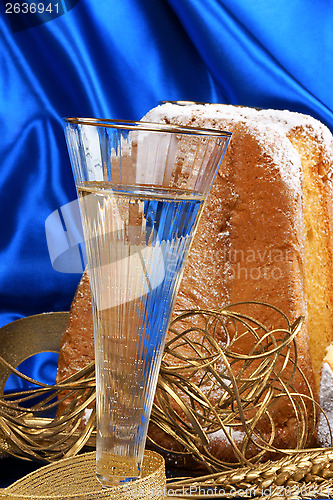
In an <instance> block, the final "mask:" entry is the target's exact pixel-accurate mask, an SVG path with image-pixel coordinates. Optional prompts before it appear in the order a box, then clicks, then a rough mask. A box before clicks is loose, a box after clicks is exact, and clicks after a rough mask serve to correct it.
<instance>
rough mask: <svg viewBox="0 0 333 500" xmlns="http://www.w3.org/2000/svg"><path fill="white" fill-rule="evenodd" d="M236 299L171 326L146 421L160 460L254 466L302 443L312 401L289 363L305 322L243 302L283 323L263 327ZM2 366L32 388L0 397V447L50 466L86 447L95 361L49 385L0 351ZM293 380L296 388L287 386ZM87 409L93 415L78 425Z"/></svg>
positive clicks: (90, 437)
mask: <svg viewBox="0 0 333 500" xmlns="http://www.w3.org/2000/svg"><path fill="white" fill-rule="evenodd" d="M244 304H249V302H247V303H240V304H234V305H231V306H228V307H224V308H223V309H220V310H191V311H185V312H182V313H181V314H180V315H178V316H177V317H176V318H175V319H174V320H173V322H172V323H171V325H170V331H169V336H168V341H167V343H166V345H165V352H164V357H163V360H162V366H161V370H160V376H159V379H158V387H157V392H156V398H155V402H154V406H153V410H152V415H151V425H152V426H157V427H158V428H159V429H160V430H161V431H163V432H164V433H165V435H166V436H167V437H168V440H169V441H170V443H171V445H170V447H167V446H164V448H162V447H161V445H160V444H159V443H156V442H154V441H153V440H152V439H151V443H152V444H153V445H154V446H157V447H158V449H159V450H162V451H163V452H164V454H165V455H166V457H168V456H170V454H171V455H172V459H173V462H174V461H175V460H176V461H178V462H179V463H180V464H184V463H189V460H191V461H192V463H194V464H195V465H196V466H198V464H199V466H200V467H204V468H205V469H206V470H208V471H210V472H215V471H222V470H226V469H230V468H235V467H240V466H241V467H244V466H247V467H254V466H256V464H258V463H259V462H262V461H264V460H266V459H267V458H272V456H276V457H277V456H278V454H281V453H283V454H293V453H294V452H295V450H304V449H306V448H307V447H308V446H309V443H310V440H311V436H312V434H313V431H314V428H315V424H316V418H317V406H316V402H315V400H314V397H313V394H312V391H311V388H310V386H309V384H308V382H307V381H306V378H305V376H304V374H303V373H302V371H301V370H300V368H299V367H298V363H297V349H296V343H295V337H296V335H297V333H298V331H299V329H300V328H301V326H302V323H303V318H299V319H298V320H297V321H296V322H295V323H293V324H290V322H289V320H288V318H287V317H286V316H285V315H284V314H283V313H282V312H281V311H279V310H278V309H276V308H274V307H272V306H269V305H268V304H261V303H256V302H252V303H250V304H253V305H255V307H256V308H259V309H256V312H257V313H258V317H259V318H260V308H265V309H267V308H269V310H270V311H271V312H272V314H273V315H275V319H276V321H277V323H276V324H279V325H280V323H281V321H282V322H283V326H282V327H280V326H279V327H278V328H275V329H270V328H268V327H267V326H265V325H263V324H262V323H261V322H260V320H259V319H254V318H252V317H249V316H248V315H246V314H243V313H242V306H243V305H244ZM31 335H33V332H31ZM245 337H248V338H249V339H250V343H249V342H248V339H245ZM244 342H246V343H247V344H248V345H251V348H250V350H249V351H248V352H244V349H243V348H242V345H243V344H244ZM1 367H2V368H1ZM0 368H1V369H3V371H4V373H5V372H6V373H7V372H8V371H10V372H12V373H15V374H17V375H19V376H20V377H22V378H23V379H25V380H27V381H29V382H31V383H35V384H37V386H38V388H37V389H32V390H29V391H24V392H19V393H16V394H6V395H4V394H0V451H1V449H2V451H3V452H4V453H6V454H11V455H15V456H17V457H25V458H29V459H34V460H39V461H43V462H52V461H56V460H59V459H60V458H63V457H70V456H74V455H76V454H77V453H78V452H79V451H80V450H81V449H82V448H83V447H84V446H87V445H90V446H94V444H95V410H94V402H95V376H94V375H95V373H94V364H93V363H92V364H90V365H88V366H87V367H85V368H84V369H83V370H81V371H79V372H78V373H76V374H75V375H73V376H71V377H69V378H68V379H67V380H65V381H64V382H62V383H60V384H56V385H51V386H50V385H46V384H42V383H40V382H38V381H34V380H31V379H30V378H29V377H27V376H25V375H22V374H19V373H18V372H17V370H15V369H14V368H13V367H11V366H10V364H9V363H8V362H7V361H6V360H5V359H4V358H2V357H0ZM0 371H1V370H0ZM295 381H297V384H296V383H295ZM300 381H301V385H302V387H304V391H303V392H304V393H302V394H300V393H299V392H298V391H297V390H296V389H295V386H297V387H299V383H300ZM0 382H1V381H0ZM3 385H4V384H3ZM64 399H68V400H69V401H70V404H69V405H68V406H67V408H66V410H64V411H63V412H62V413H61V414H57V415H56V416H55V417H52V418H51V417H49V414H50V411H54V410H55V408H56V407H57V405H58V403H59V402H60V401H62V400H64ZM281 405H283V406H284V407H288V411H289V414H290V415H292V417H293V421H294V423H295V435H296V436H295V442H294V443H293V444H292V449H290V450H286V449H279V447H278V446H277V444H276V442H277V441H276V440H277V437H278V434H279V428H278V427H277V424H276V419H275V416H276V411H277V409H276V408H279V407H280V406H281ZM88 408H90V409H91V410H90V411H91V415H90V417H89V419H88V422H86V415H87V412H86V410H87V409H88ZM150 435H152V433H150ZM221 435H222V436H223V439H224V440H225V442H226V443H227V444H228V447H229V449H230V450H231V451H232V457H231V459H230V458H229V459H228V458H226V457H224V456H219V455H218V453H217V454H216V453H215V451H216V450H213V449H212V447H213V445H212V443H213V444H214V436H220V437H221ZM240 436H241V439H239V437H240ZM1 438H2V439H1ZM212 438H213V439H212ZM193 460H194V462H193Z"/></svg>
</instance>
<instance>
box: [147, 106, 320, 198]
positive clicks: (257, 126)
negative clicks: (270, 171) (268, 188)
mask: <svg viewBox="0 0 333 500" xmlns="http://www.w3.org/2000/svg"><path fill="white" fill-rule="evenodd" d="M289 115H292V116H293V120H292V121H290V120H289ZM294 115H299V116H300V117H302V116H303V115H300V114H299V113H290V112H287V113H286V115H285V114H284V112H282V111H281V112H277V114H276V115H274V112H273V110H269V112H266V111H265V112H264V111H258V110H256V109H252V108H245V107H244V108H243V107H237V106H231V105H224V104H198V105H196V104H193V105H188V106H179V105H177V104H172V103H166V104H162V105H161V106H158V107H156V108H153V109H152V110H150V111H149V112H148V113H147V115H146V116H145V117H144V118H143V121H145V120H146V121H155V122H164V123H172V124H175V125H183V126H195V127H203V128H212V129H218V130H227V131H231V132H232V131H233V129H234V127H235V126H236V125H237V124H238V123H241V124H242V126H243V127H244V131H246V132H247V133H248V134H250V135H252V136H253V137H256V139H257V141H258V144H259V145H260V147H261V148H262V154H263V155H264V156H267V157H270V158H271V161H270V162H269V163H270V165H271V166H272V168H274V167H275V168H277V169H278V170H279V173H280V176H281V178H282V180H283V181H284V182H285V183H286V185H287V187H288V188H289V189H292V190H294V191H296V192H299V191H300V189H301V180H302V177H301V176H302V173H301V172H302V165H301V159H300V156H299V154H298V152H297V151H296V149H295V148H294V147H293V146H292V144H291V142H290V141H289V140H288V139H287V137H286V131H287V130H289V129H291V128H293V127H294V126H295V123H298V124H299V123H300V119H298V121H297V117H295V116H294ZM279 117H280V120H281V121H279ZM309 119H310V121H311V118H310V117H309ZM304 120H305V121H306V118H304ZM312 120H313V119H312ZM318 123H319V122H318ZM320 125H321V124H320ZM288 127H289V128H288ZM231 140H232V139H231Z"/></svg>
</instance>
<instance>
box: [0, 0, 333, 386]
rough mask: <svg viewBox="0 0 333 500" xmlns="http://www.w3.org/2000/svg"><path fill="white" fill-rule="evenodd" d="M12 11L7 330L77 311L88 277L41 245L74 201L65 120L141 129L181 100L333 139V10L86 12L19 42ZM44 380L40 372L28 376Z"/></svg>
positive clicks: (3, 272)
mask: <svg viewBox="0 0 333 500" xmlns="http://www.w3.org/2000/svg"><path fill="white" fill-rule="evenodd" d="M5 3H6V2H3V3H2V4H0V47H1V53H0V54H1V58H0V61H1V63H0V64H1V66H0V68H1V78H0V114H1V120H0V138H1V140H0V151H1V153H0V154H1V166H0V168H1V175H0V193H1V195H0V211H1V232H0V234H1V236H0V326H1V325H5V324H6V323H9V322H11V321H13V320H15V319H17V318H20V317H23V316H28V315H32V314H37V313H41V312H47V311H60V310H68V308H69V306H70V303H71V300H72V298H73V295H74V292H75V289H76V286H77V283H78V281H79V278H80V274H79V273H68V272H64V273H62V272H59V271H57V270H55V269H54V268H53V267H52V263H51V260H50V257H49V252H48V247H47V242H46V237H45V221H46V219H47V217H48V216H49V215H50V214H51V213H52V212H54V211H56V210H59V209H60V207H62V206H64V205H65V204H66V203H68V202H70V201H72V200H74V199H75V198H76V193H75V188H74V184H73V180H72V175H71V170H70V165H69V159H68V154H67V150H66V145H65V139H64V135H63V130H62V122H61V118H62V117H63V116H74V115H76V116H95V117H107V118H121V119H134V120H136V119H140V118H141V117H142V115H144V114H145V113H146V112H147V111H148V110H149V109H150V108H152V107H153V106H155V105H157V104H158V102H159V101H161V100H178V99H180V100H195V101H207V102H224V103H231V104H243V105H249V106H255V107H265V108H267V107H272V108H278V109H284V108H287V109H290V110H295V111H300V112H303V113H307V114H310V115H312V116H314V117H316V118H319V119H320V120H321V121H323V122H324V123H325V124H327V125H328V126H329V127H330V128H331V129H332V130H333V112H332V110H333V93H332V90H331V86H332V81H333V39H332V37H333V34H332V26H333V11H332V7H330V6H329V3H328V2H326V1H324V0H320V1H318V2H304V1H302V0H280V1H279V2H267V1H266V0H255V1H253V2H248V1H247V0H233V1H232V2H229V1H227V0H121V1H110V0H98V1H95V0H79V1H77V2H76V4H75V2H74V3H73V4H72V5H74V4H75V5H74V7H72V8H71V9H69V8H68V9H67V11H66V9H65V7H66V5H65V3H64V2H63V3H62V5H63V6H65V7H64V10H65V13H64V14H63V15H59V16H57V17H55V18H54V19H53V20H50V21H48V22H44V23H42V24H36V25H35V26H31V27H30V28H27V29H19V30H16V31H15V30H13V29H12V28H13V25H12V24H13V23H11V22H10V21H11V20H10V19H9V17H8V14H6V13H5ZM27 342H29V339H28V338H27ZM48 362H49V360H46V361H45V363H48ZM44 368H45V365H43V363H37V362H34V361H33V362H32V363H31V366H30V368H29V369H30V371H31V376H33V377H34V378H36V379H40V378H41V377H44V375H43V369H44ZM50 370H51V372H50V373H51V375H50V376H51V379H52V377H53V376H54V372H55V370H54V368H52V369H51V368H50ZM52 370H53V371H52ZM11 388H12V387H9V390H11Z"/></svg>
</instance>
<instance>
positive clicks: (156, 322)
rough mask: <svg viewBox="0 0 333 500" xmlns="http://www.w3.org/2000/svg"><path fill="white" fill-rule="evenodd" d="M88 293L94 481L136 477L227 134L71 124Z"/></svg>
mask: <svg viewBox="0 0 333 500" xmlns="http://www.w3.org/2000/svg"><path fill="white" fill-rule="evenodd" d="M65 135H66V139H67V145H68V150H69V155H70V159H71V165H72V170H73V174H74V178H75V183H76V187H77V191H78V197H79V200H80V209H81V216H82V224H83V231H84V239H85V245H86V251H87V262H88V272H89V278H90V286H91V296H92V307H93V323H94V339H95V363H96V405H97V441H96V457H97V458H96V460H97V463H96V473H97V477H98V479H99V481H100V482H101V483H102V484H103V485H104V486H114V485H116V484H121V483H123V482H126V481H132V480H135V479H138V478H139V477H140V469H141V464H142V459H143V454H144V448H145V442H146V436H147V430H148V423H149V417H150V412H151V408H152V404H153V399H154V393H155V388H156V383H157V377H158V373H159V368H160V363H161V357H162V353H163V347H164V342H165V337H166V333H167V329H168V325H169V321H170V317H171V313H172V308H173V305H174V301H175V297H176V293H177V290H178V286H179V283H180V279H181V275H182V270H183V267H184V263H185V259H186V256H187V254H188V251H189V248H190V244H191V241H192V239H193V235H194V233H195V229H196V227H197V224H198V221H199V218H200V214H201V212H202V209H203V206H204V202H205V200H206V199H207V196H208V194H209V191H210V188H211V185H212V183H213V181H214V178H215V175H216V173H217V171H218V169H219V166H220V164H221V161H222V158H223V155H224V153H225V150H226V148H227V145H228V142H229V139H230V136H231V134H230V133H228V132H221V131H217V130H209V129H198V128H190V127H178V126H172V125H166V124H156V123H145V122H130V121H116V120H100V119H90V118H66V119H65Z"/></svg>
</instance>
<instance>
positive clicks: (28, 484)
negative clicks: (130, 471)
mask: <svg viewBox="0 0 333 500" xmlns="http://www.w3.org/2000/svg"><path fill="white" fill-rule="evenodd" d="M95 471H96V453H95V452H91V453H84V454H82V455H78V456H76V457H75V458H68V459H63V460H59V461H58V462H56V463H54V464H51V465H47V466H44V467H42V468H41V469H39V470H37V471H36V472H33V473H31V474H28V475H27V476H25V477H24V478H23V479H20V480H19V481H16V483H14V484H13V485H11V486H9V487H8V488H5V489H3V490H0V498H6V499H8V500H53V499H57V500H62V499H63V500H74V499H75V500H98V499H113V500H130V499H131V500H133V499H134V498H135V499H136V500H141V499H142V500H144V499H145V500H146V499H148V500H162V499H164V498H165V494H166V479H165V467H164V460H163V458H162V457H161V456H160V455H158V454H157V453H155V452H153V451H146V452H145V455H144V459H143V464H142V473H141V478H140V479H138V480H137V481H133V482H131V483H127V484H124V485H121V486H115V487H112V488H103V487H102V486H101V484H100V483H99V482H98V480H97V478H96V472H95Z"/></svg>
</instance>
